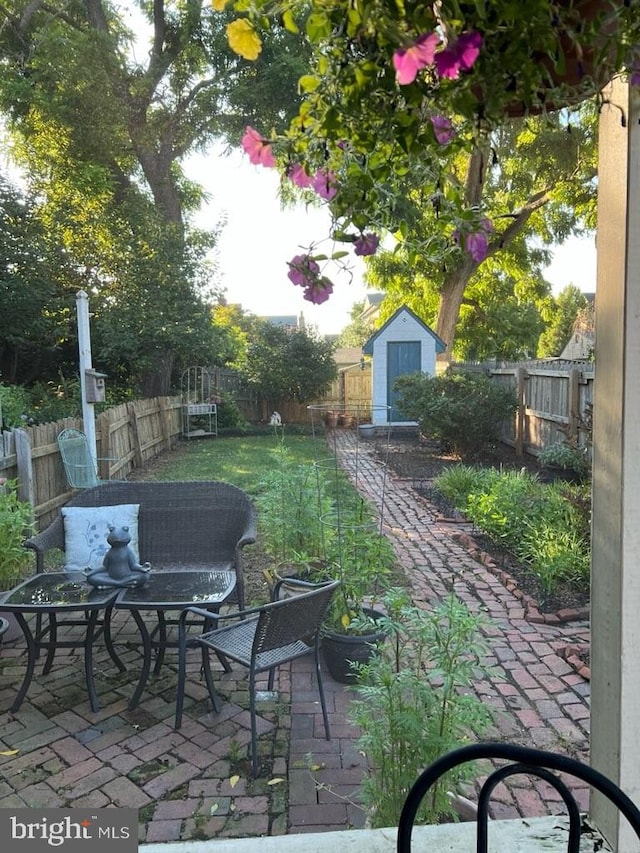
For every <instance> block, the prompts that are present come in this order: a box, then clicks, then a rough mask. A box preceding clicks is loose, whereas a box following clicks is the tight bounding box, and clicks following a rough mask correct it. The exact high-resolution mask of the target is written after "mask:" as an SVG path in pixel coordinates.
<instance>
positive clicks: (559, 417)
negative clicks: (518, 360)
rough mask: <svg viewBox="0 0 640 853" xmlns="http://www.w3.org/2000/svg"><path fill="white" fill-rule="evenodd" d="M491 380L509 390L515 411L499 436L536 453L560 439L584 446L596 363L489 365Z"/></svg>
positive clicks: (518, 449) (518, 448)
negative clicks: (516, 406) (512, 395)
mask: <svg viewBox="0 0 640 853" xmlns="http://www.w3.org/2000/svg"><path fill="white" fill-rule="evenodd" d="M487 371H488V375H489V376H490V377H491V379H492V381H494V382H497V383H499V384H500V385H506V386H507V387H509V388H511V389H513V390H514V391H515V393H516V396H517V399H518V410H517V412H516V416H515V418H514V419H513V422H511V423H507V424H505V425H504V429H503V433H502V435H501V439H502V441H504V442H505V443H506V444H511V445H513V446H514V447H515V449H516V452H517V453H522V452H527V453H531V454H533V455H535V456H537V455H538V453H539V452H540V450H542V448H543V447H546V446H548V445H550V444H556V443H558V442H561V441H569V442H571V443H575V444H576V445H577V446H578V447H585V446H587V445H588V444H589V443H590V440H591V412H592V406H593V386H594V382H595V365H594V364H593V363H592V362H589V363H580V362H573V361H568V362H567V361H559V362H542V363H537V364H520V365H512V366H509V367H489V368H487Z"/></svg>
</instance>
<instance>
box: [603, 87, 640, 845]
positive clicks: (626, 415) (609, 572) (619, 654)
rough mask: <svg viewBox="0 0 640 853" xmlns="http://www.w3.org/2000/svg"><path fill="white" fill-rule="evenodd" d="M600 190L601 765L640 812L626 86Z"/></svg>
mask: <svg viewBox="0 0 640 853" xmlns="http://www.w3.org/2000/svg"><path fill="white" fill-rule="evenodd" d="M598 181H599V183H598V232H597V234H598V238H597V239H598V286H597V290H596V325H597V332H596V379H595V398H594V419H593V516H592V518H593V533H592V543H593V549H592V563H593V565H592V588H591V765H592V766H593V767H595V768H596V769H598V770H600V771H601V772H603V773H604V774H605V775H606V776H608V777H609V778H610V779H611V780H612V781H613V782H616V783H617V784H618V785H619V786H620V787H621V788H622V789H623V790H624V792H625V793H626V794H628V795H629V796H630V797H631V799H632V800H633V801H634V802H635V803H640V657H639V656H638V650H639V649H640V619H639V618H638V614H639V613H640V572H639V571H638V559H639V555H640V525H639V524H638V519H639V518H640V489H639V488H638V483H640V393H639V390H638V389H639V386H638V376H639V375H640V337H639V336H638V318H639V317H640V240H639V239H638V235H639V234H640V93H639V92H638V90H637V87H631V88H630V87H629V86H628V84H627V83H626V82H623V81H622V80H614V81H613V83H612V84H611V86H609V87H607V89H606V90H605V98H604V102H603V104H602V109H601V113H600V134H599V165H598ZM591 815H592V817H593V819H594V821H595V823H596V825H597V826H598V829H599V830H601V831H602V833H603V834H604V835H605V837H606V838H607V841H608V842H609V844H610V845H611V847H612V848H613V849H614V850H617V851H619V853H631V851H634V853H636V851H638V850H639V849H640V845H639V843H638V841H637V839H636V838H635V834H634V833H633V832H632V831H631V829H630V827H629V825H628V824H627V822H626V821H624V820H621V818H620V813H619V812H618V810H617V809H616V808H614V807H613V806H611V804H610V803H609V801H608V800H606V799H605V798H604V797H603V796H601V795H598V794H595V793H594V794H593V795H592V799H591Z"/></svg>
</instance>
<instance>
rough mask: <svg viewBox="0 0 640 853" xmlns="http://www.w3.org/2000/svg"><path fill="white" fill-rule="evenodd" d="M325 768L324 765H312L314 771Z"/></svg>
mask: <svg viewBox="0 0 640 853" xmlns="http://www.w3.org/2000/svg"><path fill="white" fill-rule="evenodd" d="M324 768H325V765H324V764H312V765H311V769H312V770H324Z"/></svg>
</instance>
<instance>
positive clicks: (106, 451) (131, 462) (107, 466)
mask: <svg viewBox="0 0 640 853" xmlns="http://www.w3.org/2000/svg"><path fill="white" fill-rule="evenodd" d="M180 415H181V399H180V397H156V398H153V399H146V400H136V401H135V402H132V403H123V404H122V405H120V406H114V407H113V408H111V409H107V410H106V411H105V412H102V413H101V414H99V415H98V416H97V418H96V443H97V451H98V457H101V458H104V461H101V462H100V463H99V474H100V477H102V478H103V479H124V478H126V477H127V476H128V475H129V474H130V473H131V472H132V471H133V470H135V469H138V468H142V467H144V466H145V465H146V464H147V463H148V462H149V461H150V460H151V459H153V458H154V457H156V456H158V455H159V454H160V453H163V452H164V451H165V450H169V449H170V448H171V447H172V446H173V445H174V443H175V441H176V440H177V438H178V436H179V435H180V427H181V419H180ZM66 427H75V428H76V429H82V421H81V420H80V419H79V418H78V419H76V418H65V419H64V420H61V421H57V422H55V423H50V424H42V425H40V426H33V427H23V428H21V429H15V430H12V431H11V432H3V433H2V442H1V444H0V477H7V478H9V479H17V480H18V492H19V496H20V499H21V500H24V501H29V503H31V505H32V506H33V508H34V516H35V521H36V525H37V527H38V529H39V530H42V529H44V527H46V526H47V525H48V524H49V523H50V522H51V521H53V519H54V518H55V517H56V515H57V513H58V510H59V509H60V507H61V506H62V505H63V504H65V503H66V502H67V501H68V500H69V498H70V497H71V491H70V489H69V486H68V484H67V479H66V477H65V473H64V469H63V467H62V460H61V458H60V453H59V451H58V445H57V442H56V439H57V436H58V433H59V432H60V431H61V430H63V429H65V428H66Z"/></svg>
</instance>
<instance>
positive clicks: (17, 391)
mask: <svg viewBox="0 0 640 853" xmlns="http://www.w3.org/2000/svg"><path fill="white" fill-rule="evenodd" d="M28 410H29V395H28V393H27V391H26V389H25V388H23V387H22V386H21V385H3V384H2V383H0V415H1V416H2V417H1V423H0V427H4V428H5V429H11V428H12V427H20V426H24V418H23V416H25V417H26V413H27V411H28Z"/></svg>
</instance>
